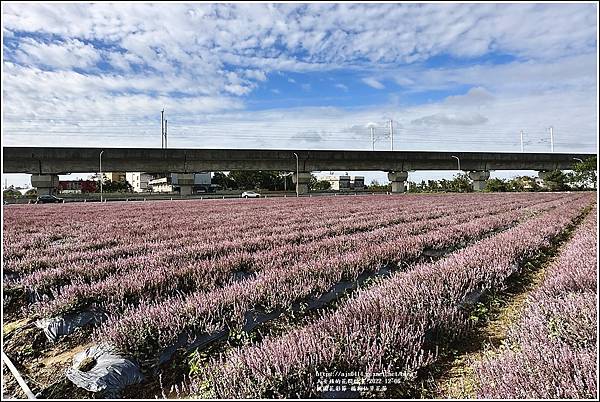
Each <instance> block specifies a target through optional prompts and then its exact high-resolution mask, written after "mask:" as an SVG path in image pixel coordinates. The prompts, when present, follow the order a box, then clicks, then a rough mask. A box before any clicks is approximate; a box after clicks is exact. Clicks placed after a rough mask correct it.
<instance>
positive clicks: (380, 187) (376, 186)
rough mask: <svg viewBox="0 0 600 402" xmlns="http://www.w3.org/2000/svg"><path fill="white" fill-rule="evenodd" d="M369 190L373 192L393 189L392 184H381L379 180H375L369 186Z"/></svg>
mask: <svg viewBox="0 0 600 402" xmlns="http://www.w3.org/2000/svg"><path fill="white" fill-rule="evenodd" d="M367 190H369V191H372V192H389V191H392V184H391V183H390V184H379V182H378V181H377V180H373V181H372V182H371V184H369V185H368V186H367Z"/></svg>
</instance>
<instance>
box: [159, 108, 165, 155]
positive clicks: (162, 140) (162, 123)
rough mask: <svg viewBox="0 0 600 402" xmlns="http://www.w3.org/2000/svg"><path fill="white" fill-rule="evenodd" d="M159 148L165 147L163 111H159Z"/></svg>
mask: <svg viewBox="0 0 600 402" xmlns="http://www.w3.org/2000/svg"><path fill="white" fill-rule="evenodd" d="M160 147H161V148H164V147H165V109H163V110H161V111H160Z"/></svg>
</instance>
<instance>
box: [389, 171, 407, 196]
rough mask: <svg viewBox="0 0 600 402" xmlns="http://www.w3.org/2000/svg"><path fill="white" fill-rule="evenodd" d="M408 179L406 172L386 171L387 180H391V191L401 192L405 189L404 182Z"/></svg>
mask: <svg viewBox="0 0 600 402" xmlns="http://www.w3.org/2000/svg"><path fill="white" fill-rule="evenodd" d="M406 179H408V172H403V171H400V172H388V180H389V181H391V182H392V193H403V192H404V191H406V189H405V187H404V183H405V182H406Z"/></svg>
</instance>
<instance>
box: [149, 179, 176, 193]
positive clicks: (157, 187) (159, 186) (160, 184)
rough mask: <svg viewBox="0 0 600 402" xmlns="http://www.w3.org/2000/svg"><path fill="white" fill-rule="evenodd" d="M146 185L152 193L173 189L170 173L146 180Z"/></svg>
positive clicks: (170, 191) (171, 190) (168, 191)
mask: <svg viewBox="0 0 600 402" xmlns="http://www.w3.org/2000/svg"><path fill="white" fill-rule="evenodd" d="M148 187H149V188H150V191H152V192H153V193H172V192H174V191H175V186H174V185H173V182H172V179H171V176H170V175H169V176H166V177H159V178H157V179H152V180H148Z"/></svg>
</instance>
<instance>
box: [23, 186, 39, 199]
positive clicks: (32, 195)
mask: <svg viewBox="0 0 600 402" xmlns="http://www.w3.org/2000/svg"><path fill="white" fill-rule="evenodd" d="M37 196H38V192H37V189H36V188H32V189H31V190H27V192H26V193H25V197H27V198H37Z"/></svg>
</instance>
